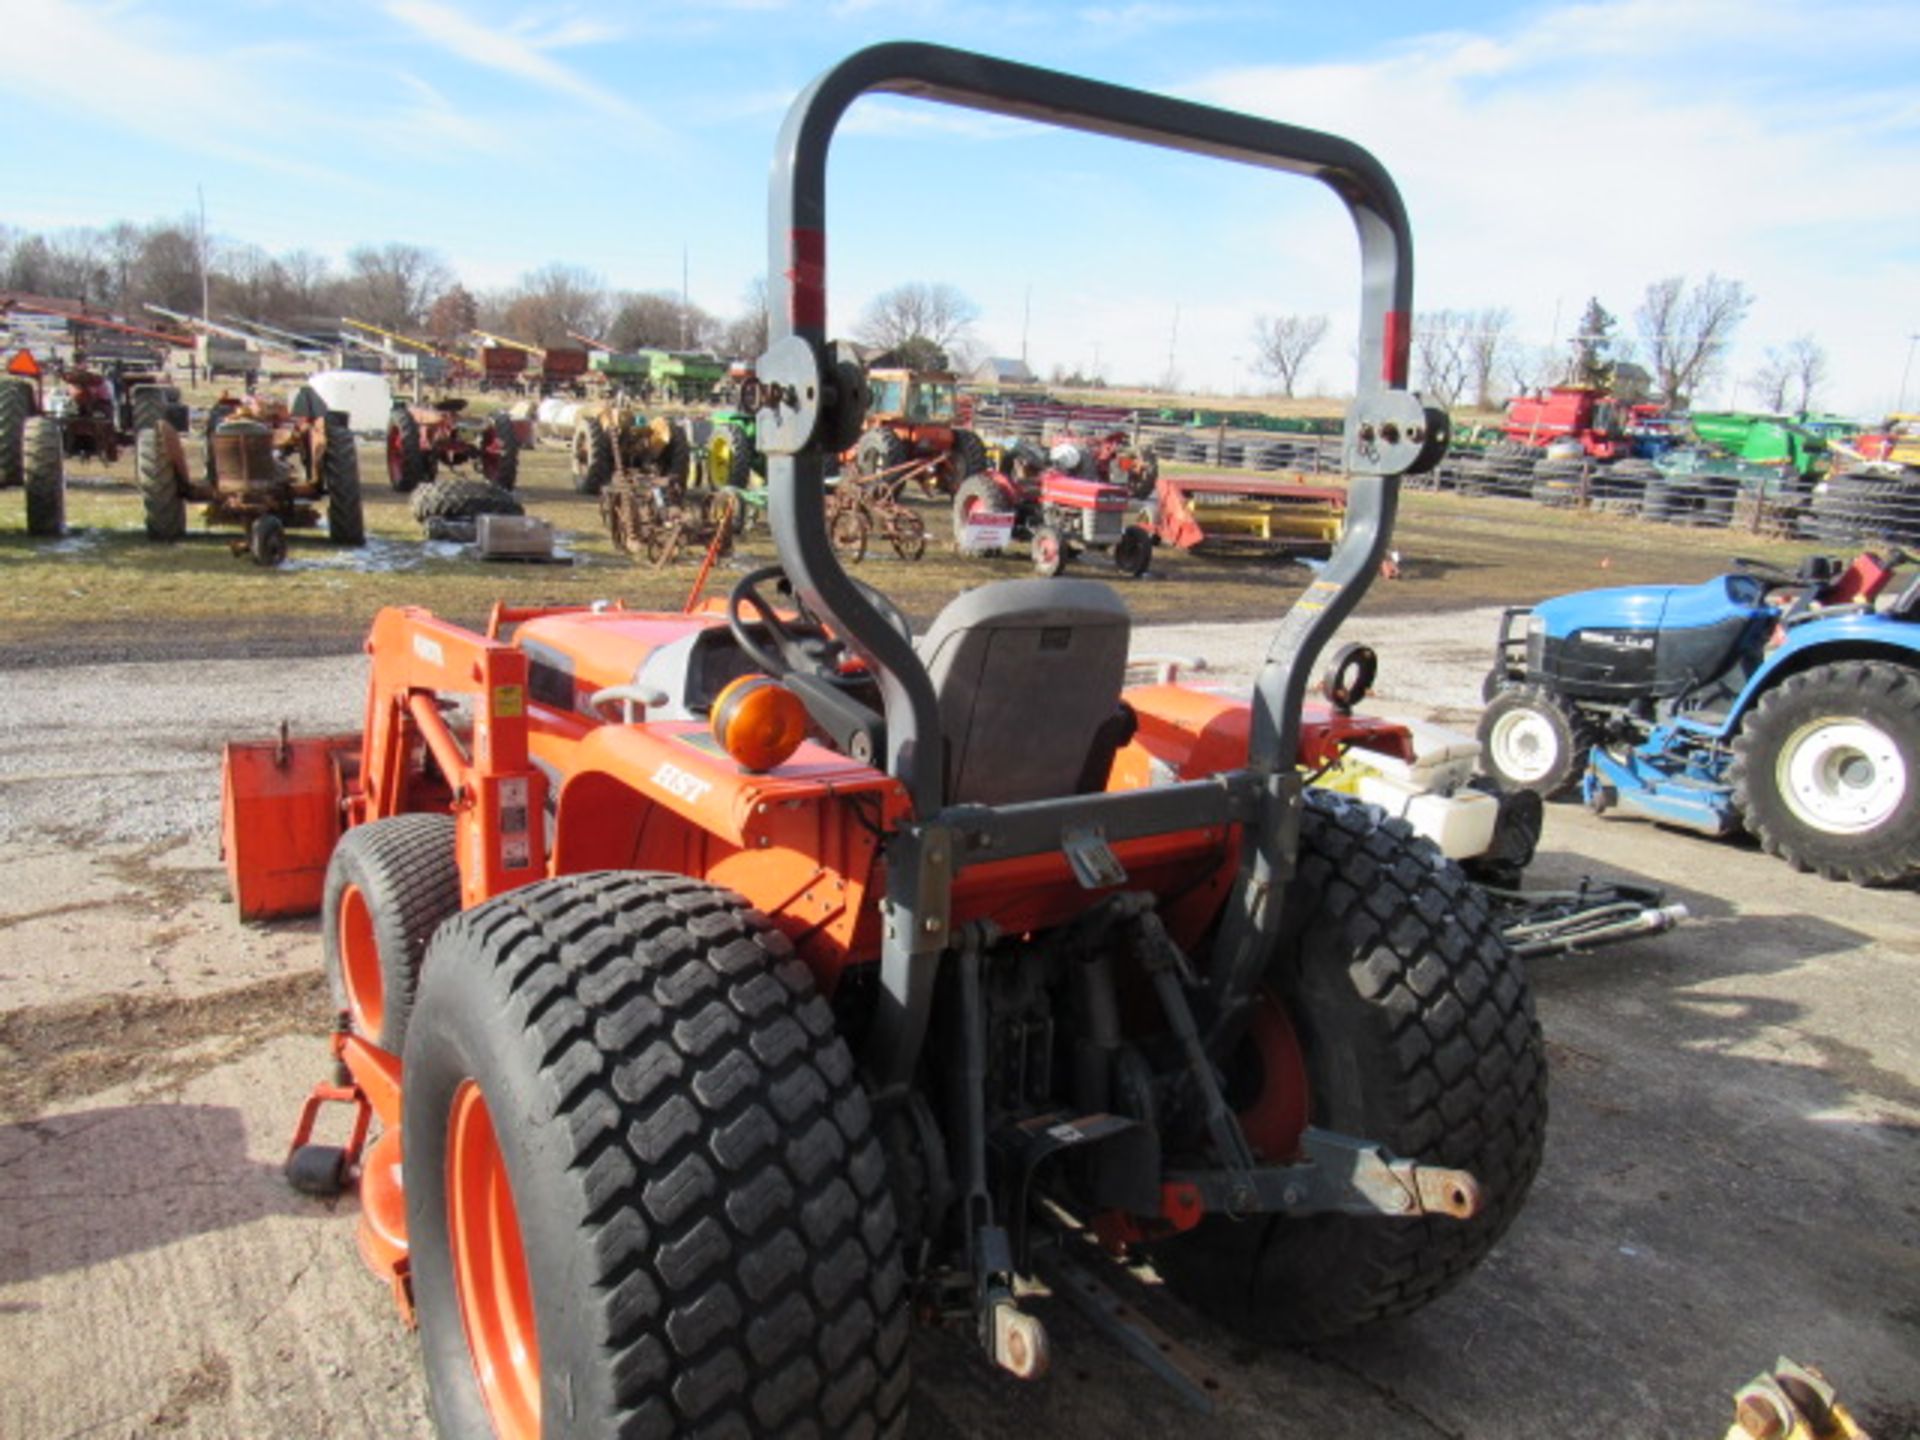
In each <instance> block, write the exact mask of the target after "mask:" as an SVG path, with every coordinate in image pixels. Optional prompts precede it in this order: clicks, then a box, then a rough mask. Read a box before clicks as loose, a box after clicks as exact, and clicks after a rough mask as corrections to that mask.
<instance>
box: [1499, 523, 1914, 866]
mask: <svg viewBox="0 0 1920 1440" xmlns="http://www.w3.org/2000/svg"><path fill="white" fill-rule="evenodd" d="M1912 563H1913V557H1911V556H1908V555H1906V554H1904V553H1902V552H1900V551H1895V552H1893V554H1892V556H1891V557H1890V558H1887V559H1884V560H1883V559H1882V558H1880V557H1879V556H1878V555H1874V554H1871V553H1868V554H1863V555H1860V556H1859V557H1857V558H1856V559H1855V560H1853V561H1852V563H1850V564H1847V565H1844V566H1843V565H1841V564H1840V563H1838V562H1836V561H1834V560H1832V559H1830V558H1828V557H1825V556H1813V557H1810V558H1809V559H1807V560H1806V561H1805V562H1804V563H1803V564H1802V565H1801V567H1800V569H1799V570H1798V571H1797V572H1794V573H1791V574H1789V573H1788V572H1786V571H1784V570H1780V569H1778V568H1775V567H1773V566H1770V565H1767V564H1765V563H1762V562H1758V561H1751V560H1736V561H1735V562H1734V565H1735V569H1734V570H1733V571H1732V572H1731V573H1728V574H1725V575H1720V576H1716V577H1715V578H1714V579H1712V580H1707V581H1703V582H1702V583H1700V584H1698V585H1646V586H1627V587H1623V588H1618V589H1609V590H1587V591H1581V592H1579V593H1577V594H1573V595H1562V596H1558V597H1556V598H1555V599H1552V600H1547V601H1544V602H1542V603H1541V604H1539V605H1535V606H1532V607H1531V608H1526V607H1522V608H1519V609H1511V610H1508V611H1506V612H1505V613H1504V614H1503V616H1502V618H1501V623H1500V634H1499V638H1498V640H1497V641H1496V642H1495V647H1494V665H1493V670H1492V672H1491V673H1490V674H1489V675H1488V676H1487V680H1486V684H1485V687H1484V692H1483V693H1484V697H1485V699H1486V701H1487V705H1486V710H1485V711H1484V713H1483V714H1482V716H1481V720H1480V745H1481V755H1482V763H1483V764H1484V765H1485V766H1486V769H1487V771H1488V773H1490V774H1491V775H1492V776H1493V777H1494V778H1495V779H1496V780H1498V781H1499V782H1500V783H1501V784H1502V785H1503V786H1506V787H1508V788H1517V789H1526V790H1533V791H1536V792H1538V793H1539V794H1541V795H1543V796H1548V797H1551V796H1554V795H1559V794H1563V793H1565V792H1567V791H1569V790H1571V789H1572V788H1573V787H1574V786H1576V785H1578V786H1579V787H1580V791H1581V794H1582V796H1583V798H1584V799H1585V800H1586V802H1587V804H1588V805H1590V806H1591V807H1593V809H1594V810H1596V811H1598V812H1605V811H1607V810H1610V809H1613V808H1616V807H1618V808H1620V809H1623V810H1631V811H1637V812H1639V813H1641V814H1643V815H1646V816H1648V817H1651V818H1652V819H1655V820H1660V821H1665V822H1668V823H1670V824H1675V825H1684V826H1688V827H1691V828H1693V829H1697V830H1702V831H1705V832H1707V833H1708V834H1711V835H1725V834H1728V833H1730V832H1732V831H1734V830H1736V829H1739V828H1741V827H1742V826H1744V827H1745V828H1746V829H1747V830H1748V831H1749V832H1750V833H1751V834H1752V835H1753V836H1754V837H1755V838H1756V839H1757V840H1758V841H1759V842H1760V844H1761V846H1762V847H1764V848H1765V849H1766V850H1767V851H1768V852H1770V853H1771V854H1774V855H1778V856H1780V857H1781V858H1782V859H1784V860H1786V861H1787V862H1788V863H1789V864H1791V865H1792V866H1794V868H1795V869H1798V870H1815V871H1818V872H1819V873H1820V874H1821V875H1823V876H1825V877H1827V878H1828V879H1830V880H1850V881H1852V882H1854V883H1855V884H1875V883H1886V882H1892V881H1899V880H1904V879H1908V878H1911V877H1915V876H1920V795H1917V792H1920V576H1916V577H1915V578H1913V579H1912V580H1911V581H1910V582H1909V583H1907V584H1906V586H1905V588H1904V589H1901V590H1900V591H1899V592H1898V593H1897V594H1896V595H1894V598H1893V599H1892V600H1891V601H1886V600H1884V599H1883V595H1884V592H1886V591H1887V590H1888V589H1889V582H1890V581H1891V579H1892V577H1893V572H1894V571H1895V570H1896V569H1897V568H1898V567H1899V566H1901V565H1903V564H1912Z"/></svg>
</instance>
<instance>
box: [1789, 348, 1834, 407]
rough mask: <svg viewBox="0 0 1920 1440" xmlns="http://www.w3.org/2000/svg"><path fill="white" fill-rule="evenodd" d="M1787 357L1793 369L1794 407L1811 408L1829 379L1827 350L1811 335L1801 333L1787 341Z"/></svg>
mask: <svg viewBox="0 0 1920 1440" xmlns="http://www.w3.org/2000/svg"><path fill="white" fill-rule="evenodd" d="M1786 358H1787V364H1788V365H1789V366H1791V367H1792V370H1793V388H1794V398H1795V400H1796V401H1797V403H1796V404H1795V406H1794V408H1795V409H1796V410H1811V409H1812V408H1813V398H1814V396H1815V395H1817V394H1819V393H1820V387H1821V386H1822V385H1824V384H1825V383H1826V380H1827V352H1826V351H1825V350H1824V349H1823V348H1822V347H1821V345H1820V343H1819V342H1818V341H1817V340H1815V339H1814V338H1813V337H1812V336H1811V335H1801V336H1798V337H1796V338H1795V339H1793V340H1790V341H1789V342H1788V343H1787V356H1786Z"/></svg>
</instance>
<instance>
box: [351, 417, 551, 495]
mask: <svg viewBox="0 0 1920 1440" xmlns="http://www.w3.org/2000/svg"><path fill="white" fill-rule="evenodd" d="M466 408H467V402H466V401H465V400H464V399H460V398H457V397H450V398H448V399H444V400H435V401H434V402H433V403H432V404H429V405H409V404H407V403H406V402H405V401H403V400H396V401H395V402H394V406H393V413H392V414H391V415H389V416H388V417H387V483H388V484H390V485H392V486H393V488H394V489H395V490H398V491H400V492H401V493H402V494H405V493H407V492H408V491H411V490H416V489H418V488H419V487H420V486H422V485H429V484H432V483H433V481H434V479H435V478H436V477H437V476H438V475H439V473H440V472H441V470H443V469H459V470H465V469H466V467H468V466H472V467H473V468H474V470H477V471H478V472H479V476H480V478H481V479H483V480H485V481H486V482H487V483H488V484H489V485H496V486H498V487H499V488H500V489H502V490H511V489H513V487H514V485H515V484H516V483H517V482H518V480H519V478H520V452H521V450H522V449H524V448H526V447H527V446H529V445H531V444H532V443H533V422H532V421H530V420H515V419H514V418H513V417H512V416H511V415H510V414H508V413H507V412H506V411H505V410H496V411H494V412H493V413H492V414H491V415H468V414H467V413H466ZM468 473H471V472H468Z"/></svg>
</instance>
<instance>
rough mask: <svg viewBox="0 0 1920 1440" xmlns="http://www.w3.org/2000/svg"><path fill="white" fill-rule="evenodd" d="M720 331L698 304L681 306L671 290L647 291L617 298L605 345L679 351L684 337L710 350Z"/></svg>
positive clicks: (712, 319) (679, 300)
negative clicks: (681, 338) (681, 339)
mask: <svg viewBox="0 0 1920 1440" xmlns="http://www.w3.org/2000/svg"><path fill="white" fill-rule="evenodd" d="M719 329H720V327H719V324H718V323H717V322H716V321H715V320H714V318H713V316H711V315H709V314H708V313H707V312H706V311H705V310H702V309H701V308H700V307H699V306H698V305H689V304H684V303H683V302H682V301H681V299H680V297H679V296H678V295H676V294H674V293H673V292H672V291H671V290H649V291H647V292H645V293H644V294H638V295H634V294H627V295H621V296H620V297H618V300H617V301H616V308H615V309H614V314H613V322H612V324H611V325H609V326H608V328H607V343H608V344H609V345H611V346H613V348H614V349H616V350H678V349H679V348H680V343H681V341H680V337H681V336H682V335H683V334H684V335H685V336H686V337H687V341H688V343H689V344H691V345H692V346H693V348H695V349H697V350H699V349H710V348H712V347H713V346H714V344H715V342H716V341H717V340H718V338H719ZM756 353H757V352H756Z"/></svg>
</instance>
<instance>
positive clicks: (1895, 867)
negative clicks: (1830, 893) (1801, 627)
mask: <svg viewBox="0 0 1920 1440" xmlns="http://www.w3.org/2000/svg"><path fill="white" fill-rule="evenodd" d="M1728 778H1729V779H1730V781H1731V782H1732V785H1733V801H1734V805H1735V806H1736V807H1737V808H1738V809H1739V811H1740V815H1741V818H1742V820H1744V822H1745V823H1746V827H1747V829H1748V830H1749V831H1750V832H1752V834H1753V836H1754V838H1755V839H1757V840H1758V841H1759V842H1760V844H1761V847H1762V848H1763V849H1765V850H1766V851H1767V853H1768V854H1771V855H1778V856H1779V857H1780V858H1781V859H1783V860H1785V861H1786V862H1787V863H1788V864H1789V865H1791V866H1793V867H1794V869H1796V870H1813V871H1817V872H1818V873H1819V874H1820V875H1821V876H1823V877H1824V878H1826V879H1828V880H1847V881H1851V882H1852V883H1853V884H1856V885H1872V884H1885V883H1888V882H1892V881H1899V880H1904V879H1906V878H1908V877H1910V876H1913V875H1916V874H1920V672H1916V671H1915V670H1914V669H1913V668H1912V667H1910V666H1906V665H1899V664H1894V663H1891V662H1888V661H1884V660H1865V661H1846V662H1843V663H1840V664H1836V665H1820V666H1816V667H1815V668H1813V669H1811V670H1805V671H1802V672H1801V673H1800V674H1798V675H1793V676H1790V677H1788V678H1787V679H1786V680H1785V681H1783V682H1782V683H1781V684H1779V685H1778V686H1776V687H1774V688H1773V689H1771V690H1769V691H1767V692H1766V693H1765V694H1764V695H1762V696H1761V697H1760V700H1759V702H1758V703H1757V704H1756V705H1755V706H1754V708H1753V711H1752V713H1751V714H1749V715H1748V716H1747V719H1746V722H1745V723H1744V724H1743V725H1742V726H1741V729H1740V733H1739V734H1738V735H1737V736H1735V737H1734V742H1733V766H1732V769H1731V771H1730V773H1729V777H1728Z"/></svg>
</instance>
